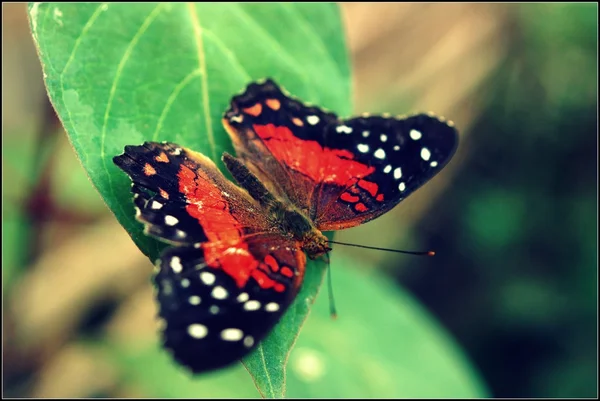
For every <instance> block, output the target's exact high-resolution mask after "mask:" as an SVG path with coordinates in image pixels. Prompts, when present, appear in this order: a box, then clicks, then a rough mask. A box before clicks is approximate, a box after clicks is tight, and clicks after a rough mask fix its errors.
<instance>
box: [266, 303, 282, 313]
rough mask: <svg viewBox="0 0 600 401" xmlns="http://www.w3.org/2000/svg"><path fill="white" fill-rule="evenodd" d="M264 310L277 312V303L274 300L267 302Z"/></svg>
mask: <svg viewBox="0 0 600 401" xmlns="http://www.w3.org/2000/svg"><path fill="white" fill-rule="evenodd" d="M265 310H266V311H267V312H277V311H278V310H279V304H278V303H275V302H269V303H268V304H266V305H265Z"/></svg>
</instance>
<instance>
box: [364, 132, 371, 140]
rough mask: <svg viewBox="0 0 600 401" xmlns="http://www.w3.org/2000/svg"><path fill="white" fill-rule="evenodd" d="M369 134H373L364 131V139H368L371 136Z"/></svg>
mask: <svg viewBox="0 0 600 401" xmlns="http://www.w3.org/2000/svg"><path fill="white" fill-rule="evenodd" d="M369 134H371V133H370V132H369V131H363V133H362V136H363V137H364V138H367V137H368V136H369Z"/></svg>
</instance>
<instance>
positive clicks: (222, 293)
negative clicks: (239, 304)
mask: <svg viewBox="0 0 600 401" xmlns="http://www.w3.org/2000/svg"><path fill="white" fill-rule="evenodd" d="M228 295H229V293H228V292H227V290H226V289H225V288H223V287H221V286H220V285H218V286H216V287H215V288H214V289H213V290H212V296H213V298H215V299H225V298H227V296H228Z"/></svg>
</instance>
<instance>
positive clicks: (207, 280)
mask: <svg viewBox="0 0 600 401" xmlns="http://www.w3.org/2000/svg"><path fill="white" fill-rule="evenodd" d="M200 280H202V282H203V283H204V284H206V285H213V284H214V283H215V280H216V277H215V275H214V274H212V273H209V272H202V273H200Z"/></svg>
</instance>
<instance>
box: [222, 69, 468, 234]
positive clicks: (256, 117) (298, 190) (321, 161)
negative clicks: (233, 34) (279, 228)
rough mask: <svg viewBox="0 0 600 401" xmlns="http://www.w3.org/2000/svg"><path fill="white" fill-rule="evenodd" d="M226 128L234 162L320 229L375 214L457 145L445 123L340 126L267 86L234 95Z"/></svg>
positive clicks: (375, 121)
mask: <svg viewBox="0 0 600 401" xmlns="http://www.w3.org/2000/svg"><path fill="white" fill-rule="evenodd" d="M224 125H225V127H226V128H227V131H228V133H229V134H230V136H231V138H232V140H233V143H234V146H235V148H236V151H237V154H238V156H239V157H241V158H242V159H243V160H244V161H245V162H246V163H247V164H248V165H249V167H250V168H252V169H253V171H254V172H255V173H256V174H257V175H259V176H262V177H264V180H265V181H267V182H271V186H272V188H273V189H274V191H275V192H277V193H280V194H282V196H284V197H287V198H288V199H289V200H290V201H291V202H292V203H294V204H295V205H296V206H297V207H299V208H300V209H301V210H303V211H304V212H305V213H306V214H307V215H309V216H310V218H311V219H312V220H313V221H314V222H315V223H316V226H317V228H319V229H320V230H335V229H342V228H347V227H352V226H356V225H358V224H361V223H364V222H366V221H369V220H372V219H374V218H375V217H378V216H380V215H381V214H383V213H384V212H386V211H387V210H389V209H391V208H392V207H394V206H395V205H397V204H398V202H400V201H401V200H403V199H405V198H406V197H407V196H408V195H409V194H410V193H412V192H414V190H416V189H417V188H418V187H420V186H421V185H422V184H424V183H425V182H426V181H427V180H429V179H430V178H431V177H433V176H434V175H435V174H436V173H437V172H438V171H439V170H440V169H441V168H442V167H443V166H444V165H445V164H446V163H447V162H448V161H449V160H450V158H451V157H452V155H453V153H454V151H455V149H456V146H457V143H458V137H457V135H456V131H455V129H454V128H453V127H452V125H451V124H450V123H447V122H445V121H443V119H440V118H437V117H434V116H430V115H425V114H419V115H415V116H411V117H408V118H386V117H357V118H352V119H348V120H340V119H338V118H337V116H336V115H335V114H333V113H329V112H326V111H323V110H321V109H319V108H317V107H313V106H308V105H305V104H304V103H302V102H300V101H299V100H297V99H294V98H292V97H290V96H288V95H287V94H285V93H284V92H283V91H282V90H281V89H280V88H279V87H278V86H277V84H275V83H274V82H273V81H271V80H267V81H265V82H264V83H262V84H257V83H253V84H250V85H249V86H248V88H247V89H246V91H245V92H244V93H243V94H241V95H238V96H235V97H234V98H233V99H232V102H231V105H230V108H229V110H228V111H227V112H226V113H225V117H224Z"/></svg>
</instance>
